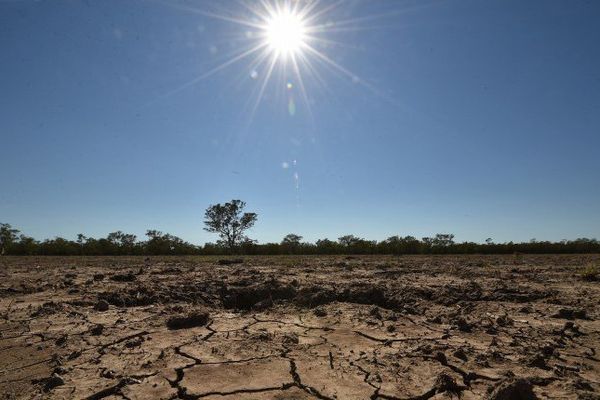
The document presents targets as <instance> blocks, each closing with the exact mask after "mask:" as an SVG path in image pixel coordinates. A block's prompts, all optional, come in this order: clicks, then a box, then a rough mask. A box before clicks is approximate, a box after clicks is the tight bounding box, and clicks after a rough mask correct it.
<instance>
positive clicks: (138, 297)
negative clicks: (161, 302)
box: [98, 286, 158, 307]
mask: <svg viewBox="0 0 600 400" xmlns="http://www.w3.org/2000/svg"><path fill="white" fill-rule="evenodd" d="M98 300H104V301H106V302H107V303H108V304H111V305H113V306H117V307H140V306H148V305H150V304H154V303H156V302H157V301H158V296H157V295H156V294H155V293H154V292H153V291H152V290H151V289H148V288H146V287H143V286H140V287H137V288H134V289H129V290H123V291H114V292H102V293H99V294H98Z"/></svg>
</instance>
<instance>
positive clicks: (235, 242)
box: [204, 200, 258, 250]
mask: <svg viewBox="0 0 600 400" xmlns="http://www.w3.org/2000/svg"><path fill="white" fill-rule="evenodd" d="M244 207H246V203H245V202H243V201H241V200H231V201H230V202H229V203H225V204H214V205H211V206H209V207H208V208H207V209H206V212H205V213H204V224H205V225H206V227H205V228H204V229H205V230H206V231H208V232H212V233H217V234H218V235H219V237H220V238H221V242H222V243H223V244H224V245H226V246H227V247H228V248H229V249H230V250H233V249H234V248H236V247H237V246H239V245H240V244H241V243H243V242H245V241H246V240H247V239H248V238H247V237H246V236H245V235H244V231H246V230H248V229H250V228H251V227H252V226H253V225H254V223H255V222H256V219H257V217H258V216H257V215H256V213H242V212H243V210H244Z"/></svg>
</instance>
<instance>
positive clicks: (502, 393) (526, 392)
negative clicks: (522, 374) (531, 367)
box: [489, 378, 537, 400]
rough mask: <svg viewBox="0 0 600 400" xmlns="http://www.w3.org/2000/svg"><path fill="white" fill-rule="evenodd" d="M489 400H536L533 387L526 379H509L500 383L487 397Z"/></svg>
mask: <svg viewBox="0 0 600 400" xmlns="http://www.w3.org/2000/svg"><path fill="white" fill-rule="evenodd" d="M489 399H490V400H536V399H537V397H536V395H535V393H533V385H532V384H531V382H530V381H528V380H527V379H522V378H521V379H516V378H509V379H507V380H504V381H502V382H500V383H499V384H498V385H497V386H496V387H495V389H494V390H493V391H492V393H491V394H490V396H489Z"/></svg>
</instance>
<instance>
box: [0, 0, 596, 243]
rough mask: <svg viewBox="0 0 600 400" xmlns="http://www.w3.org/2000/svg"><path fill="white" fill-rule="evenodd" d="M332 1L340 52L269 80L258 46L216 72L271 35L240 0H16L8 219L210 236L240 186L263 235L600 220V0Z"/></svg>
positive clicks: (65, 227) (4, 189)
mask: <svg viewBox="0 0 600 400" xmlns="http://www.w3.org/2000/svg"><path fill="white" fill-rule="evenodd" d="M300 1H302V0H300ZM215 4H217V5H218V7H217V8H215V7H216V6H215ZM249 4H250V6H254V5H256V4H257V2H249ZM334 4H337V3H333V2H328V1H321V2H320V3H318V4H317V7H315V10H313V11H314V12H315V13H317V14H318V13H319V12H321V11H322V12H323V13H322V14H318V15H316V19H315V20H314V21H311V23H312V24H315V25H319V26H323V29H322V30H321V31H319V32H317V33H316V34H315V36H318V37H317V38H316V39H314V40H313V39H312V38H311V39H306V42H307V43H306V44H308V45H310V46H311V48H314V49H315V50H316V51H318V54H321V55H323V56H325V57H328V59H329V60H331V63H329V62H326V61H324V59H323V58H320V57H319V56H317V54H316V53H311V52H308V51H302V54H298V57H299V58H300V57H301V56H302V57H305V58H306V60H307V63H310V66H311V67H309V64H307V63H300V65H299V67H300V68H299V70H300V71H299V72H300V76H301V77H302V82H300V81H299V79H298V76H297V74H296V73H295V72H294V71H293V68H292V67H291V62H290V60H289V58H290V57H289V56H288V57H287V58H288V59H287V60H286V58H285V57H284V56H282V57H281V58H280V59H278V61H277V62H276V64H275V66H274V70H273V74H272V75H273V76H272V77H271V79H269V80H268V81H267V84H266V85H265V89H264V91H263V93H262V96H259V94H260V88H261V86H262V83H263V81H264V79H265V77H266V76H267V72H268V66H269V58H267V61H266V62H263V63H261V64H258V65H256V63H253V60H255V57H256V56H257V54H260V52H256V54H254V53H253V54H250V55H249V56H248V57H246V58H244V59H241V60H238V61H237V62H232V63H230V64H227V65H225V67H224V68H222V69H220V70H218V71H216V72H214V73H212V74H209V73H210V72H211V71H212V70H213V69H214V68H216V67H218V66H220V65H223V63H228V61H229V60H232V58H233V57H234V56H235V55H236V54H239V53H241V52H242V51H244V50H245V49H248V48H249V47H251V46H253V45H255V44H256V43H257V42H258V43H259V44H260V41H261V40H262V39H257V37H260V35H261V32H263V31H261V30H260V27H256V26H250V25H254V24H255V23H256V22H257V21H259V19H257V18H256V17H253V16H252V13H251V12H250V11H249V10H248V8H244V7H243V5H242V4H240V2H237V1H231V2H227V1H222V2H221V1H219V2H212V1H187V2H183V1H164V2H160V1H152V2H150V1H137V0H130V1H122V0H106V1H92V0H87V1H84V0H69V1H66V0H65V1H26V0H23V1H18V0H14V1H11V0H8V1H0V93H1V95H0V139H1V140H0V182H1V185H0V222H7V223H10V224H12V225H13V226H15V227H18V228H20V229H21V230H22V231H23V232H25V233H27V234H29V235H32V236H34V237H36V238H38V239H44V238H47V237H53V236H55V235H61V236H64V237H67V238H74V237H75V235H76V234H77V233H79V232H82V233H85V234H87V235H89V236H104V235H106V234H107V233H109V232H111V231H115V230H122V231H126V232H130V233H135V234H137V235H138V236H140V237H141V236H143V234H144V232H145V231H146V229H159V230H162V231H164V232H169V233H172V234H174V235H177V236H180V237H182V238H183V239H185V240H189V241H191V242H193V243H204V242H205V241H214V240H215V239H216V238H215V237H213V236H212V235H211V234H209V233H207V232H204V231H203V230H202V228H203V225H202V220H203V213H204V209H205V208H206V207H207V206H208V205H209V204H214V203H217V202H225V201H228V200H230V199H233V198H239V199H242V200H245V201H246V202H247V204H248V210H249V211H256V212H257V213H258V214H259V219H258V222H257V224H256V226H255V228H254V229H253V230H252V231H251V232H250V236H251V237H252V238H255V239H258V240H259V241H261V242H265V241H279V240H281V238H282V237H283V236H284V235H285V234H287V233H290V232H294V233H297V234H300V235H303V236H304V237H305V239H306V240H310V241H312V240H316V239H318V238H324V237H328V238H330V239H336V238H337V237H339V236H341V235H343V234H350V233H352V234H355V235H358V236H360V237H365V238H369V239H378V240H379V239H384V238H386V237H388V236H390V235H393V234H401V235H407V234H412V235H415V236H417V237H422V236H428V235H432V234H435V233H437V232H451V233H455V234H456V237H457V239H458V240H474V241H483V240H485V239H486V238H488V237H491V238H493V239H494V240H496V241H508V240H516V241H521V240H524V241H526V240H529V239H531V238H537V239H538V240H545V239H548V240H560V239H563V238H569V239H571V238H577V237H584V236H585V237H598V238H600V22H599V21H600V2H598V1H578V0H573V1H563V0H561V1H553V0H539V1H534V0H531V1H522V0H498V1H492V0H490V1H479V0H461V1H458V0H457V1H422V0H419V1H401V0H397V1H396V0H387V1H386V0H381V1H367V0H364V1H346V2H342V3H341V4H339V5H337V6H336V7H333V8H331V7H329V6H330V5H334ZM219 17H225V18H219ZM232 19H235V20H236V21H237V22H235V21H232ZM238 22H250V25H245V24H240V23H238ZM334 63H335V66H334ZM285 66H287V67H286V68H285V71H284V67H285ZM336 66H339V67H341V68H343V69H344V70H345V71H347V72H348V73H344V72H342V71H341V70H340V69H338V67H336ZM288 83H289V84H290V88H288ZM301 83H304V88H305V91H304V92H303V91H302V90H301ZM304 93H306V97H305V96H304ZM290 99H293V100H294V106H293V107H292V108H291V109H290V104H289V102H290ZM255 106H256V107H255Z"/></svg>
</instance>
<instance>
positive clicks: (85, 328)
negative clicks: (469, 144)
mask: <svg viewBox="0 0 600 400" xmlns="http://www.w3.org/2000/svg"><path fill="white" fill-rule="evenodd" d="M217 261H218V259H217V258H203V257H174V258H168V257H156V258H155V257H152V258H148V259H145V258H143V257H139V258H135V257H132V258H116V257H106V258H102V257H87V258H79V257H72V258H50V257H48V258H7V257H4V258H0V393H1V394H2V396H4V398H7V399H12V398H18V399H31V398H49V399H102V398H104V399H118V398H127V399H177V398H180V399H197V398H205V399H223V400H231V399H243V400H244V399H245V400H249V399H257V400H258V399H298V400H300V399H430V398H431V399H443V398H458V397H460V398H463V399H481V398H491V399H496V400H500V399H534V398H540V399H543V398H553V399H556V398H559V399H600V354H599V353H600V309H599V308H598V304H599V303H600V283H599V282H587V281H584V280H583V279H581V277H580V275H579V274H578V271H579V270H580V268H581V267H582V266H585V265H586V264H589V263H598V262H599V261H600V256H595V255H592V256H578V255H576V256H529V255H525V256H523V257H515V256H485V257H483V256H437V257H436V256H432V257H409V256H404V257H384V256H366V257H343V256H339V257H245V258H244V260H243V263H242V264H232V265H221V264H219V263H218V262H217Z"/></svg>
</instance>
